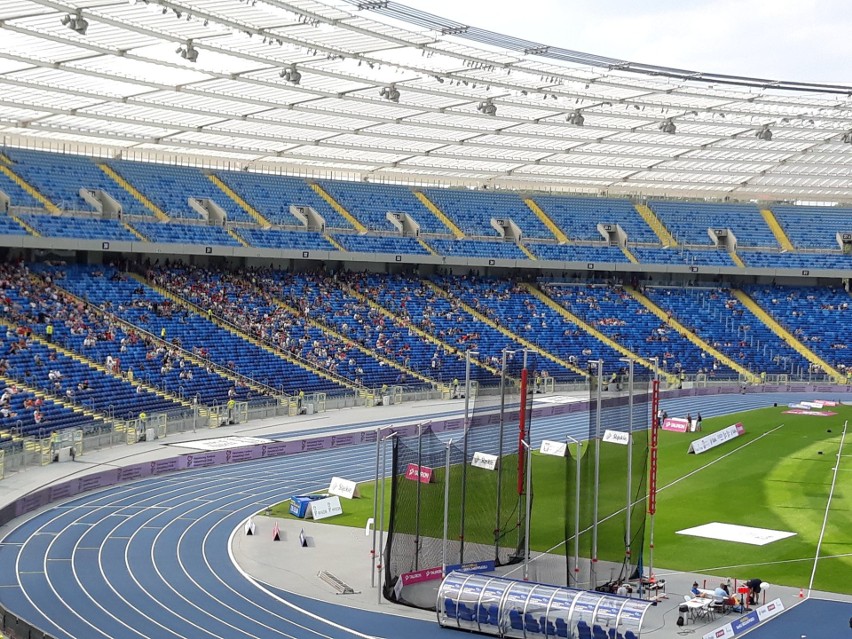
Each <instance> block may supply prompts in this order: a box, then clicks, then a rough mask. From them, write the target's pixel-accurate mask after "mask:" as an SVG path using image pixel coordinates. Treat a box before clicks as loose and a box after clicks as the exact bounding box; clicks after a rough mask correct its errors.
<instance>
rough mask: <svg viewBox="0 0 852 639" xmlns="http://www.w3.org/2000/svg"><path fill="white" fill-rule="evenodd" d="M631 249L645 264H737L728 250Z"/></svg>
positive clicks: (639, 247) (641, 247)
mask: <svg viewBox="0 0 852 639" xmlns="http://www.w3.org/2000/svg"><path fill="white" fill-rule="evenodd" d="M630 251H631V252H632V253H633V255H634V256H635V257H636V259H637V260H639V261H640V262H642V263H643V264H673V265H681V266H696V265H700V266H735V264H734V262H733V261H732V260H731V256H730V255H728V253H727V251H719V250H704V251H700V250H695V251H690V250H687V249H685V248H682V247H676V248H665V249H664V248H646V247H644V246H636V247H630Z"/></svg>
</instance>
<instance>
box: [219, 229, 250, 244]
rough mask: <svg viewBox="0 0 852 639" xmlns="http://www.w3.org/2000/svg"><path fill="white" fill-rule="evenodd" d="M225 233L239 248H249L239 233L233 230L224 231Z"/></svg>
mask: <svg viewBox="0 0 852 639" xmlns="http://www.w3.org/2000/svg"><path fill="white" fill-rule="evenodd" d="M225 231H226V232H227V233H228V235H230V236H231V237H232V238H234V239H235V240H236V241H237V242H239V243H240V245H241V246H251V245H250V244H249V243H248V242H246V241H245V240H244V239H243V237H242V235H240V234H239V233H237V232H236V231H235V230H234V229H225Z"/></svg>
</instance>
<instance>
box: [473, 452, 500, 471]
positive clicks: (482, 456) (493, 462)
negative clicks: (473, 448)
mask: <svg viewBox="0 0 852 639" xmlns="http://www.w3.org/2000/svg"><path fill="white" fill-rule="evenodd" d="M470 465H471V466H475V467H476V468H484V469H485V470H494V469H495V468H497V455H489V454H488V453H474V454H473V459H471V460H470Z"/></svg>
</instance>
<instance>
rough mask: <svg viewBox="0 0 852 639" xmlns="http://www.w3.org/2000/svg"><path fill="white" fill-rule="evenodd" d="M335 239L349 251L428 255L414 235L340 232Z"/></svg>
mask: <svg viewBox="0 0 852 639" xmlns="http://www.w3.org/2000/svg"><path fill="white" fill-rule="evenodd" d="M334 239H335V240H337V241H338V243H339V244H340V245H341V246H342V247H343V248H345V249H346V250H347V251H353V252H356V253H393V254H397V255H428V254H429V251H427V250H426V249H425V248H423V246H422V245H421V244H420V243H419V242H418V241H417V240H416V239H414V238H413V237H402V236H397V237H384V236H383V237H375V236H371V235H350V234H343V233H340V234H338V235H335V236H334Z"/></svg>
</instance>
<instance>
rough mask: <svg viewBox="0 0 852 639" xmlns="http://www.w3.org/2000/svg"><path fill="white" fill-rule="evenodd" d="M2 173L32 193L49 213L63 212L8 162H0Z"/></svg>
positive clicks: (57, 213) (0, 171)
mask: <svg viewBox="0 0 852 639" xmlns="http://www.w3.org/2000/svg"><path fill="white" fill-rule="evenodd" d="M6 159H7V160H8V159H9V158H6ZM0 173H3V174H4V175H5V176H6V177H7V178H9V179H10V180H12V181H13V182H14V183H15V184H17V185H18V186H20V187H21V188H22V189H23V190H24V191H26V192H27V193H28V194H29V195H30V197H32V198H33V199H34V200H36V201H38V202H41V204H42V206H44V208H45V209H46V210H47V211H48V212H49V213H53V214H54V215H59V213H61V211H60V210H59V207H58V206H56V205H55V204H54V203H53V202H51V201H50V200H48V199H47V198H46V197H45V196H44V195H42V194H41V193H40V192H39V191H38V189H36V188H35V187H34V186H33V185H32V184H30V183H29V182H27V181H26V180H25V179H24V178H22V177H21V176H20V175H18V174H17V173H15V172H14V171H13V170H12V167H11V165H8V164H0Z"/></svg>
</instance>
